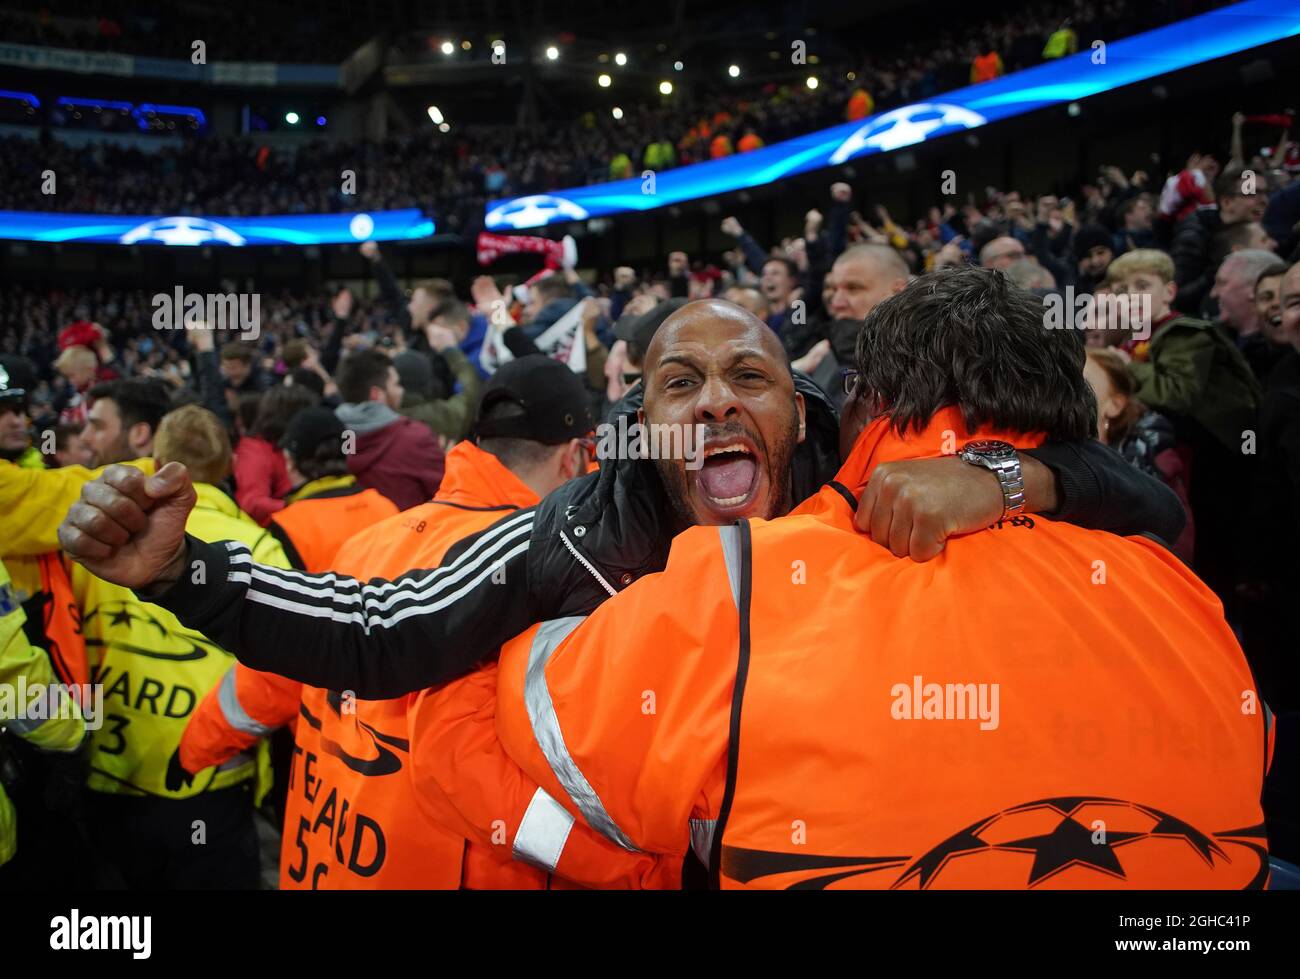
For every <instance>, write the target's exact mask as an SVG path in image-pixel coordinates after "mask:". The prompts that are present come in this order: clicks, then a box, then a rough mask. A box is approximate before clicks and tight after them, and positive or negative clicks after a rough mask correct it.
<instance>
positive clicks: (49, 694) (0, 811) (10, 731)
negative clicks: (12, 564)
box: [0, 562, 86, 864]
mask: <svg viewBox="0 0 1300 979" xmlns="http://www.w3.org/2000/svg"><path fill="white" fill-rule="evenodd" d="M25 620H26V616H25V615H24V614H23V610H22V605H21V603H20V602H19V601H18V598H17V596H16V595H15V593H14V589H13V585H12V584H11V583H10V581H9V572H8V571H6V570H5V566H4V563H3V562H0V728H3V729H4V732H5V733H4V734H3V735H0V737H8V736H9V735H17V736H18V737H20V738H23V739H24V740H26V741H30V742H31V743H32V744H34V745H36V746H37V747H38V748H43V749H45V750H46V751H73V750H75V749H76V748H77V746H78V745H80V744H81V740H82V738H83V737H85V734H86V725H85V722H84V721H83V720H82V717H81V711H80V710H79V709H78V707H77V702H76V700H75V699H73V698H72V697H70V696H69V694H68V692H67V691H66V690H64V689H63V688H61V687H59V686H58V680H57V678H56V677H55V675H54V670H53V669H52V668H51V667H50V661H49V660H48V659H47V658H46V656H45V654H44V653H43V652H42V651H41V650H39V649H37V648H36V647H34V646H33V645H32V644H31V643H29V642H28V641H27V636H26V635H25V634H24V632H23V623H24V621H25ZM38 702H39V703H40V704H41V705H42V706H41V707H40V708H39V709H35V710H33V709H32V706H33V704H34V703H38ZM17 849H18V820H17V815H16V814H15V812H14V807H13V803H11V802H10V801H9V798H8V796H6V795H5V792H4V786H2V785H0V864H3V863H6V862H8V861H9V860H11V859H12V858H13V855H14V853H15V852H16V851H17Z"/></svg>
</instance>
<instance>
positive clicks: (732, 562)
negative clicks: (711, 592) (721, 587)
mask: <svg viewBox="0 0 1300 979" xmlns="http://www.w3.org/2000/svg"><path fill="white" fill-rule="evenodd" d="M718 536H719V537H721V538H722V560H723V561H724V562H726V565H727V581H729V582H730V583H731V600H732V601H733V602H735V603H736V608H740V528H739V527H738V526H736V525H735V524H732V525H731V526H729V527H719V528H718Z"/></svg>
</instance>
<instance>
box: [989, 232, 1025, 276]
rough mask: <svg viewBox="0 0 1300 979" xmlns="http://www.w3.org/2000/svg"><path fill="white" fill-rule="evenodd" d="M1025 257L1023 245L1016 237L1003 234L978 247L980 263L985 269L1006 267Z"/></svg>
mask: <svg viewBox="0 0 1300 979" xmlns="http://www.w3.org/2000/svg"><path fill="white" fill-rule="evenodd" d="M1024 257H1025V246H1024V245H1022V244H1020V241H1019V240H1018V239H1016V238H1012V237H1011V236H1009V235H1003V236H1002V237H1000V238H994V239H993V240H992V241H990V242H989V243H988V244H987V245H985V246H984V247H983V248H981V249H980V264H981V265H983V266H984V267H985V268H986V269H1006V268H1008V267H1010V265H1011V263H1012V262H1015V261H1018V260H1019V259H1022V258H1024Z"/></svg>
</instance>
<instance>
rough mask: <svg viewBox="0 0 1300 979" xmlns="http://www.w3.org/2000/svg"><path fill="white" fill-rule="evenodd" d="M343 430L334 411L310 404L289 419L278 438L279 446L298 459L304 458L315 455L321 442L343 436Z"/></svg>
mask: <svg viewBox="0 0 1300 979" xmlns="http://www.w3.org/2000/svg"><path fill="white" fill-rule="evenodd" d="M343 431H344V429H343V423H342V422H341V421H339V419H338V416H337V415H335V414H334V412H332V411H330V409H328V408H325V407H323V406H321V405H312V406H311V407H310V408H303V409H302V410H301V411H299V412H298V413H297V414H296V415H294V416H293V418H291V419H289V425H288V427H286V428H285V430H284V436H283V437H282V438H281V439H280V448H282V449H288V450H289V452H290V453H291V454H292V455H294V456H295V457H297V458H299V459H305V458H307V457H308V456H313V455H315V454H316V449H317V447H319V446H320V444H321V443H322V442H325V441H327V440H329V439H341V438H343Z"/></svg>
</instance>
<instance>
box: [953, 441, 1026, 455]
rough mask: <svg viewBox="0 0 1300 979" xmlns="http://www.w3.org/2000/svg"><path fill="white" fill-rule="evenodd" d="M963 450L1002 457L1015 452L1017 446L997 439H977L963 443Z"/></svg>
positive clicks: (975, 453)
mask: <svg viewBox="0 0 1300 979" xmlns="http://www.w3.org/2000/svg"><path fill="white" fill-rule="evenodd" d="M962 451H963V452H970V453H973V454H974V455H978V456H984V457H985V458H989V459H1001V458H1003V457H1006V456H1010V455H1011V454H1012V453H1014V452H1015V451H1016V447H1015V446H1014V445H1012V444H1011V443H1010V442H1001V441H998V440H997V439H976V440H975V441H974V442H967V443H966V444H965V445H963V446H962Z"/></svg>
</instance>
